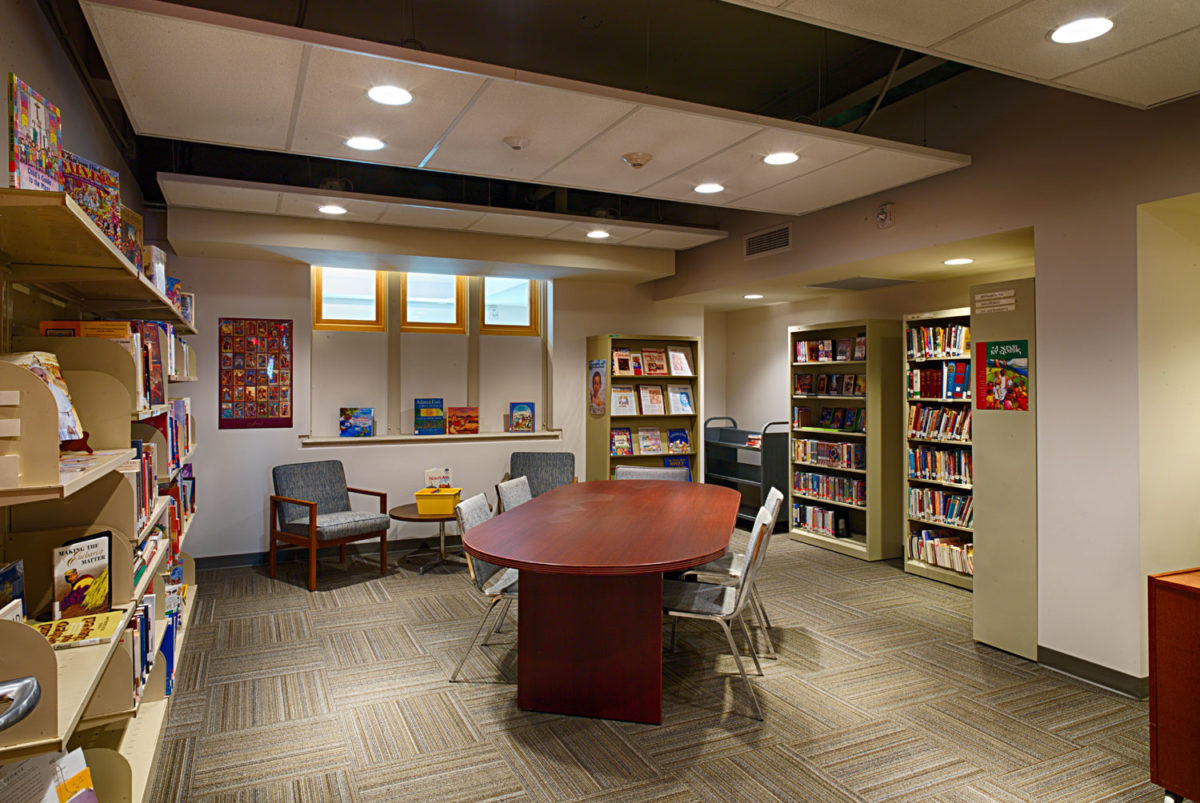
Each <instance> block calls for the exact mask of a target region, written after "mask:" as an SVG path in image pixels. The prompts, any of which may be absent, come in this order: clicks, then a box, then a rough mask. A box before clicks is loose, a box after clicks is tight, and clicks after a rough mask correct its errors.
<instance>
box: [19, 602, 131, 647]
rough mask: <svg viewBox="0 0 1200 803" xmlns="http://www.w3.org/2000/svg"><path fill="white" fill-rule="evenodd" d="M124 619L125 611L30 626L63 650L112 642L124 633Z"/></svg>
mask: <svg viewBox="0 0 1200 803" xmlns="http://www.w3.org/2000/svg"><path fill="white" fill-rule="evenodd" d="M124 618H125V612H124V611H106V612H105V613H94V614H89V615H87V616H72V617H70V618H69V619H56V620H55V621H53V622H31V623H30V626H31V627H33V629H34V630H37V631H38V632H39V633H41V634H42V635H43V636H45V637H46V641H49V642H50V646H51V647H53V648H54V649H56V650H62V649H66V648H68V647H86V646H88V645H89V644H104V643H107V642H109V641H112V639H113V637H114V636H119V635H120V634H121V633H122V632H123V629H122V627H121V620H122V619H124Z"/></svg>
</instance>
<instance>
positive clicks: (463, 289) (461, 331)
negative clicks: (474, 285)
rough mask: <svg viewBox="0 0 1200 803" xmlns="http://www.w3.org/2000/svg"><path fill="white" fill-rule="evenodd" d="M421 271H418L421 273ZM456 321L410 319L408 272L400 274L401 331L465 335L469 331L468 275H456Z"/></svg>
mask: <svg viewBox="0 0 1200 803" xmlns="http://www.w3.org/2000/svg"><path fill="white" fill-rule="evenodd" d="M420 272H421V271H417V273H420ZM454 313H455V315H454V317H455V320H454V323H423V322H421V321H410V320H409V319H408V274H407V273H401V274H400V331H401V332H426V333H429V334H435V335H465V334H466V333H467V277H466V276H455V277H454Z"/></svg>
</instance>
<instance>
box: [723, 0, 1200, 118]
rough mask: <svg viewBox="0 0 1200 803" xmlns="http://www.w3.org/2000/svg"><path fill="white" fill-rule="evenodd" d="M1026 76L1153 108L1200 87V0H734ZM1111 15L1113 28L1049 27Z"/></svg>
mask: <svg viewBox="0 0 1200 803" xmlns="http://www.w3.org/2000/svg"><path fill="white" fill-rule="evenodd" d="M726 2H730V3H735V4H737V5H741V6H747V7H750V8H757V9H759V10H761V11H766V12H770V13H773V14H779V15H782V16H785V17H791V18H792V19H797V20H801V21H803V22H808V23H812V24H814V25H820V26H823V27H826V28H835V29H837V30H841V31H845V32H847V33H852V34H855V35H857V36H864V37H866V38H868V39H875V40H877V41H881V42H890V43H892V44H895V45H900V46H901V47H905V48H909V49H912V50H918V51H921V52H924V53H929V54H932V55H936V56H942V57H945V58H949V59H953V60H955V61H961V62H964V63H967V64H973V65H975V66H977V67H984V68H986V69H989V70H994V71H996V72H1001V73H1006V74H1008V75H1012V76H1015V77H1017V78H1024V79H1026V80H1029V81H1036V82H1038V83H1043V84H1048V85H1050V86H1055V87H1059V88H1061V89H1068V90H1072V91H1076V92H1082V93H1083V94H1087V95H1093V96H1095V97H1099V98H1104V99H1105V100H1113V101H1116V102H1118V103H1124V104H1127V105H1130V106H1136V107H1139V108H1149V107H1151V106H1157V105H1160V104H1163V103H1169V102H1170V101H1172V100H1178V99H1179V98H1182V97H1186V96H1188V95H1194V94H1196V93H1197V92H1200V2H1196V0H1139V1H1138V2H1128V0H908V1H907V2H903V3H892V2H879V1H878V0H787V1H786V2H777V1H776V0H726ZM1094 16H1106V17H1108V18H1109V19H1111V20H1112V21H1113V23H1114V24H1113V29H1112V31H1111V32H1109V33H1108V34H1106V35H1104V36H1101V37H1100V38H1098V39H1093V40H1092V41H1090V42H1081V43H1079V44H1073V45H1060V44H1056V43H1054V42H1052V41H1050V39H1049V33H1050V31H1052V30H1053V29H1054V28H1056V27H1058V26H1059V25H1062V24H1063V23H1066V22H1070V21H1072V20H1075V19H1079V18H1081V17H1094Z"/></svg>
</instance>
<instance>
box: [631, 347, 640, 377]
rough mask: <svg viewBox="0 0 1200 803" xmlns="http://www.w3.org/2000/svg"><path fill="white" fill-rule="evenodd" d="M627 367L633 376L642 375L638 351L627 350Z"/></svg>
mask: <svg viewBox="0 0 1200 803" xmlns="http://www.w3.org/2000/svg"><path fill="white" fill-rule="evenodd" d="M629 367H630V369H631V370H632V371H633V375H634V376H641V375H642V353H641V352H640V351H631V352H629Z"/></svg>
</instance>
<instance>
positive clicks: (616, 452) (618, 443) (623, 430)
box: [608, 427, 633, 457]
mask: <svg viewBox="0 0 1200 803" xmlns="http://www.w3.org/2000/svg"><path fill="white" fill-rule="evenodd" d="M608 453H609V455H610V456H612V457H631V456H632V455H633V434H632V433H631V432H630V431H629V427H613V428H612V429H611V430H609V433H608Z"/></svg>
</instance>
